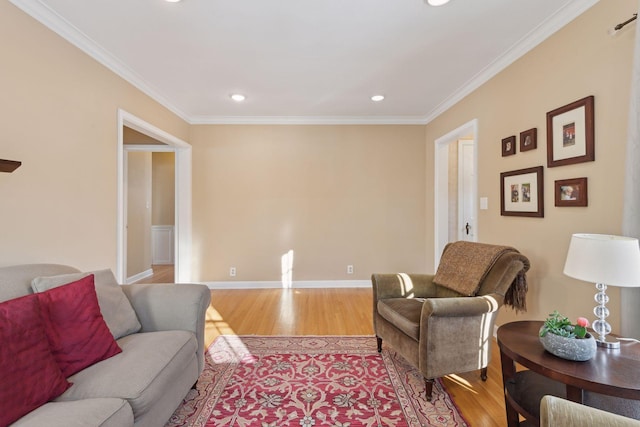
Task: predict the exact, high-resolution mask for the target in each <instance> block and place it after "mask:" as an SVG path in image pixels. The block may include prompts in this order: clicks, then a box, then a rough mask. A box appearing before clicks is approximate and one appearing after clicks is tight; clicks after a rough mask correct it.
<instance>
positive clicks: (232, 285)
mask: <svg viewBox="0 0 640 427" xmlns="http://www.w3.org/2000/svg"><path fill="white" fill-rule="evenodd" d="M202 284H203V285H207V286H208V287H209V289H279V288H280V289H281V288H282V287H283V286H282V282H280V281H277V280H273V281H254V282H241V281H232V282H203V283H202ZM370 287H371V280H294V281H293V283H292V285H291V288H294V289H305V288H306V289H323V288H370Z"/></svg>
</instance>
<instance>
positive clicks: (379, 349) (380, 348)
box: [376, 336, 382, 353]
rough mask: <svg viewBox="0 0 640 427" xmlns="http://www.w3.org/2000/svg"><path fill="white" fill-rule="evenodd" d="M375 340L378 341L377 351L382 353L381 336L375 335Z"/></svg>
mask: <svg viewBox="0 0 640 427" xmlns="http://www.w3.org/2000/svg"><path fill="white" fill-rule="evenodd" d="M376 341H377V342H378V353H382V338H380V337H378V336H376Z"/></svg>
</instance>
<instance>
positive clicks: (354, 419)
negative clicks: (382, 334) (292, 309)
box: [166, 335, 468, 427]
mask: <svg viewBox="0 0 640 427" xmlns="http://www.w3.org/2000/svg"><path fill="white" fill-rule="evenodd" d="M205 359H206V362H205V368H204V372H203V373H202V375H201V376H200V379H199V380H198V386H197V389H196V390H191V391H190V392H189V394H188V395H187V396H186V397H185V399H184V401H183V403H182V405H181V406H180V407H179V408H178V409H177V410H176V412H175V413H174V414H173V416H172V417H171V419H170V421H169V422H168V423H167V425H166V426H189V427H196V426H197V427H200V426H207V427H218V426H225V427H226V426H238V427H245V426H257V427H286V426H303V427H311V426H316V427H319V426H328V427H361V426H362V427H365V426H366V427H381V426H385V427H387V426H389V427H391V426H393V427H421V426H456V427H458V426H461V427H467V426H468V423H467V422H466V421H465V420H464V418H462V416H461V415H460V412H459V411H458V408H457V407H456V406H455V404H454V403H453V401H452V400H451V397H450V396H449V395H448V393H447V392H446V391H445V389H444V387H443V385H442V383H441V382H440V381H436V383H435V384H434V387H433V399H432V402H427V401H426V399H425V398H424V392H425V391H424V381H423V379H422V376H421V375H420V373H419V372H418V371H417V370H415V369H414V368H412V367H411V366H410V365H409V364H407V362H405V361H404V359H402V357H400V356H399V355H397V354H396V353H395V352H393V351H391V350H389V349H388V348H383V351H382V354H380V353H378V352H377V351H376V339H375V337H373V336H287V337H283V336H254V335H252V336H228V335H227V336H220V337H218V338H217V339H216V340H215V341H214V343H213V344H212V345H211V346H210V347H209V349H208V350H207V353H206V354H205Z"/></svg>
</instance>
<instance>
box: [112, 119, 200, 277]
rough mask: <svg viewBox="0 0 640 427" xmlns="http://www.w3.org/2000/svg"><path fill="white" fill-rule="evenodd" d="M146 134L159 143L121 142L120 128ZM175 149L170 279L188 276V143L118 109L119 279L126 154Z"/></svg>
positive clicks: (121, 273) (123, 258) (123, 259)
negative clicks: (171, 275) (171, 267)
mask: <svg viewBox="0 0 640 427" xmlns="http://www.w3.org/2000/svg"><path fill="white" fill-rule="evenodd" d="M125 127H127V128H130V129H133V130H134V131H136V132H139V133H141V134H144V135H146V136H149V137H151V138H153V139H155V140H157V141H159V142H161V143H162V144H163V145H153V144H149V145H147V144H143V145H127V146H126V147H125V144H124V128H125ZM163 151H164V152H173V153H175V230H174V239H175V245H174V257H173V259H174V265H175V268H174V276H175V277H174V281H175V282H177V283H184V282H189V281H190V280H191V268H190V266H191V239H192V237H191V145H189V144H188V143H187V142H185V141H182V140H181V139H179V138H176V137H175V136H173V135H170V134H168V133H167V132H165V131H163V130H161V129H159V128H157V127H155V126H153V125H152V124H150V123H147V122H145V121H144V120H142V119H140V118H138V117H136V116H134V115H132V114H130V113H128V112H126V111H124V110H121V109H120V110H118V153H117V156H118V172H117V180H118V182H117V185H118V208H117V209H118V213H117V255H116V278H117V279H118V282H119V283H125V282H126V279H127V197H126V196H127V187H126V185H127V176H126V175H127V174H126V171H127V156H128V153H130V152H163Z"/></svg>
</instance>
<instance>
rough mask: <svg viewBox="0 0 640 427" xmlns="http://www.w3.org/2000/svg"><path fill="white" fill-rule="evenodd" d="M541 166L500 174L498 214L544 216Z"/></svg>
mask: <svg viewBox="0 0 640 427" xmlns="http://www.w3.org/2000/svg"><path fill="white" fill-rule="evenodd" d="M543 169H544V168H543V167H542V166H535V167H532V168H527V169H519V170H514V171H510V172H502V173H501V174H500V215H504V216H530V217H539V218H542V217H544V179H543Z"/></svg>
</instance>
